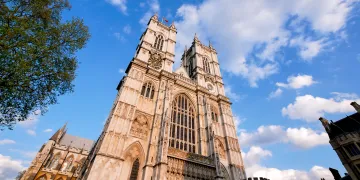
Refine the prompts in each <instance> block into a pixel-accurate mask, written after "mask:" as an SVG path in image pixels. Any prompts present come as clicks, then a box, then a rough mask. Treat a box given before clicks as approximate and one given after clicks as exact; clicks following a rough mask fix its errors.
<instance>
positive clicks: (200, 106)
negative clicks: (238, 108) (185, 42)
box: [22, 15, 246, 180]
mask: <svg viewBox="0 0 360 180" xmlns="http://www.w3.org/2000/svg"><path fill="white" fill-rule="evenodd" d="M176 33H177V30H176V27H175V25H174V24H171V25H170V26H167V25H165V24H163V23H161V22H160V21H159V19H158V17H157V15H154V16H152V17H151V19H150V20H149V23H148V26H147V28H146V30H145V32H144V33H143V34H142V35H141V38H140V42H139V44H138V47H137V49H136V52H135V55H134V57H133V59H132V60H131V61H130V63H129V65H128V67H127V69H126V75H125V76H124V77H123V79H122V80H121V81H120V83H119V84H118V86H117V91H118V93H117V95H116V98H115V101H114V103H113V106H112V108H111V110H110V114H109V116H108V119H107V121H106V123H105V125H104V129H103V131H102V133H101V135H100V136H99V139H97V140H96V141H95V142H93V141H91V140H86V139H83V138H76V137H74V136H70V135H67V134H66V131H65V129H64V128H62V129H60V130H59V131H58V132H57V133H58V134H54V135H53V137H52V138H51V139H50V140H49V143H47V144H45V145H44V146H43V148H42V149H41V150H40V151H39V153H38V155H37V157H36V158H35V159H34V161H33V162H32V164H31V165H30V167H29V169H28V170H27V172H26V173H25V174H24V176H23V178H22V179H39V180H49V179H54V180H73V179H79V180H85V179H86V180H107V179H109V180H172V179H174V180H182V179H202V180H212V179H216V180H218V179H227V180H245V179H246V175H245V169H244V164H243V160H242V155H241V150H240V146H239V141H238V138H237V136H236V127H235V124H234V119H233V114H232V111H231V102H230V100H229V98H227V97H226V96H225V92H224V83H223V80H222V76H221V73H220V65H219V60H218V57H217V52H216V50H215V49H214V48H213V47H212V46H211V45H210V44H209V45H208V46H207V45H204V44H202V42H200V40H199V39H198V38H197V36H196V35H195V37H194V39H193V42H192V44H191V46H190V47H189V48H185V50H184V53H183V54H182V56H181V65H180V67H179V68H178V69H176V70H175V71H173V64H174V58H175V43H176ZM65 136H66V137H65ZM64 138H65V139H64ZM66 138H67V139H66ZM70 142H71V143H70ZM74 142H75V144H76V146H75V144H74Z"/></svg>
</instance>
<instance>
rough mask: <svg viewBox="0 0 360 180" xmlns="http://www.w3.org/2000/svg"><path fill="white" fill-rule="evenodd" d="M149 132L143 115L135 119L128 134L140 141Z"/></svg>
mask: <svg viewBox="0 0 360 180" xmlns="http://www.w3.org/2000/svg"><path fill="white" fill-rule="evenodd" d="M148 132H149V123H148V121H147V119H146V117H145V116H144V115H139V116H138V117H136V118H135V120H134V122H133V123H132V125H131V129H130V134H131V135H133V136H135V137H138V138H140V139H145V138H146V137H147V135H148Z"/></svg>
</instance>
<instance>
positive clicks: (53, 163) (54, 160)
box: [47, 152, 61, 170]
mask: <svg viewBox="0 0 360 180" xmlns="http://www.w3.org/2000/svg"><path fill="white" fill-rule="evenodd" d="M60 157H61V152H57V153H56V154H53V156H52V157H51V159H50V160H49V164H48V165H47V168H49V169H55V170H57V169H58V165H59V161H60Z"/></svg>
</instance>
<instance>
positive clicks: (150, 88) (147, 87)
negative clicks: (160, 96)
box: [140, 81, 155, 99]
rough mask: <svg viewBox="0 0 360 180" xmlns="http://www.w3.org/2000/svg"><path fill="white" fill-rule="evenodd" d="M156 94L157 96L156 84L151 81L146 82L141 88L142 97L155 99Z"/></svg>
mask: <svg viewBox="0 0 360 180" xmlns="http://www.w3.org/2000/svg"><path fill="white" fill-rule="evenodd" d="M154 94H155V84H154V83H153V82H151V81H146V82H145V83H144V84H143V85H142V87H141V92H140V95H141V96H143V97H145V98H149V99H153V98H154Z"/></svg>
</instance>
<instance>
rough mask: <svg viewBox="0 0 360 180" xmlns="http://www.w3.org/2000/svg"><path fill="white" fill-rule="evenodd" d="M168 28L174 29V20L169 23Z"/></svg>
mask: <svg viewBox="0 0 360 180" xmlns="http://www.w3.org/2000/svg"><path fill="white" fill-rule="evenodd" d="M170 29H176V27H175V23H174V21H173V22H172V23H171V25H170Z"/></svg>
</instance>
